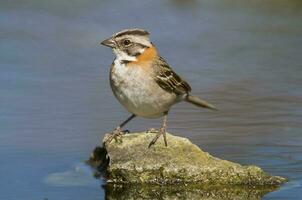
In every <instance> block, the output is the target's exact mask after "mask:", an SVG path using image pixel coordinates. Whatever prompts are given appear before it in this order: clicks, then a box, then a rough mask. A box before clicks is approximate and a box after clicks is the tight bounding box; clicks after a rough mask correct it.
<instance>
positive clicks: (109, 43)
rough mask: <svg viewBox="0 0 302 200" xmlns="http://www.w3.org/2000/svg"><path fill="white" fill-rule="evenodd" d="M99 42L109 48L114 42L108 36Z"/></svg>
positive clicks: (113, 45) (112, 46)
mask: <svg viewBox="0 0 302 200" xmlns="http://www.w3.org/2000/svg"><path fill="white" fill-rule="evenodd" d="M101 44H102V45H104V46H107V47H111V48H114V47H115V42H114V40H113V39H112V38H108V39H106V40H104V41H102V42H101Z"/></svg>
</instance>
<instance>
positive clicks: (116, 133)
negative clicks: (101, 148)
mask: <svg viewBox="0 0 302 200" xmlns="http://www.w3.org/2000/svg"><path fill="white" fill-rule="evenodd" d="M126 133H130V131H129V130H122V129H121V128H120V127H117V128H116V129H114V130H113V131H112V133H110V135H109V136H107V138H105V141H104V143H110V142H111V141H112V140H113V139H114V140H115V142H120V143H122V142H123V141H122V138H121V137H122V136H123V135H125V134H126Z"/></svg>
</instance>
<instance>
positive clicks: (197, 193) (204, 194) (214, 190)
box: [103, 183, 277, 200]
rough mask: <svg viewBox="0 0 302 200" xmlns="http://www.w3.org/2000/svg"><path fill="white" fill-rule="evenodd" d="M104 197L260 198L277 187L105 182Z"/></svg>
mask: <svg viewBox="0 0 302 200" xmlns="http://www.w3.org/2000/svg"><path fill="white" fill-rule="evenodd" d="M103 187H104V189H105V199H107V200H108V199H193V200H194V199H196V200H197V199H199V200H209V199H211V200H218V199H219V200H222V199H242V200H252V199H253V200H256V199H261V198H262V197H263V196H264V195H265V194H267V193H269V192H271V191H273V190H275V189H277V188H248V187H236V186H234V187H201V186H199V185H166V186H161V185H116V184H110V183H109V184H107V185H105V186H103Z"/></svg>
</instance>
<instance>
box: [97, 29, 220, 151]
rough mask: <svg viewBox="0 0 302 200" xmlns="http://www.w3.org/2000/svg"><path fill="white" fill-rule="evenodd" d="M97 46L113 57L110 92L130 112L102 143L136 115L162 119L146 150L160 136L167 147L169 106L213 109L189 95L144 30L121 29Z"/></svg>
mask: <svg viewBox="0 0 302 200" xmlns="http://www.w3.org/2000/svg"><path fill="white" fill-rule="evenodd" d="M101 44H103V45H105V46H108V47H111V48H112V49H113V52H114V54H115V55H116V58H115V59H114V61H113V63H112V65H111V68H110V85H111V89H112V91H113V93H114V95H115V97H116V98H117V99H118V100H119V102H120V103H121V104H122V105H123V106H124V107H125V108H126V109H127V110H128V111H129V112H130V113H132V115H131V116H130V117H129V118H128V119H126V120H125V121H124V122H123V123H121V124H120V125H119V126H118V127H117V128H116V129H115V130H114V131H113V132H112V133H111V135H110V137H108V138H107V139H106V141H105V142H110V141H111V140H112V139H113V138H116V136H118V135H121V134H123V131H122V130H121V128H122V127H123V126H125V125H126V124H127V123H128V122H129V121H130V120H132V119H133V118H134V117H136V116H140V117H145V118H158V117H161V116H164V118H163V124H162V126H161V128H160V129H159V130H158V131H157V134H156V136H155V137H154V139H153V140H152V141H151V142H150V144H149V147H151V146H152V145H153V144H155V142H156V141H157V139H158V138H159V136H160V135H163V137H164V142H165V145H166V146H167V139H166V122H167V115H168V112H169V110H170V108H171V106H172V105H174V104H176V103H178V102H180V101H186V102H189V103H192V104H194V105H197V106H199V107H204V108H209V109H213V110H216V108H215V107H214V106H213V105H211V104H209V103H207V102H206V101H204V100H201V99H199V98H198V97H195V96H192V95H191V94H190V92H191V87H190V85H189V84H188V83H187V82H186V81H184V80H183V79H182V78H180V76H179V75H177V74H176V73H175V72H174V71H173V70H172V69H171V68H170V67H169V65H168V64H167V63H166V61H165V60H164V59H163V58H162V57H160V55H159V53H158V51H157V49H156V47H155V46H154V45H153V43H152V42H150V39H149V33H148V32H147V31H145V30H142V29H126V30H122V31H120V32H118V33H115V34H114V35H113V36H112V37H110V38H108V39H106V40H104V41H103V42H101Z"/></svg>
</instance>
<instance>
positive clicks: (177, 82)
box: [155, 57, 191, 95]
mask: <svg viewBox="0 0 302 200" xmlns="http://www.w3.org/2000/svg"><path fill="white" fill-rule="evenodd" d="M155 65H156V66H157V67H156V70H155V81H156V82H157V84H158V85H159V86H160V87H161V88H162V89H164V90H166V91H168V92H170V93H175V94H178V95H182V94H187V93H189V92H190V91H191V87H190V85H189V84H188V83H187V82H186V81H184V80H183V79H182V78H180V76H178V75H177V74H176V73H175V72H174V71H173V70H172V69H171V68H170V67H169V65H168V64H167V62H166V61H165V60H164V59H163V58H162V57H160V58H159V59H158V61H157V63H156V64H155Z"/></svg>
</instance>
